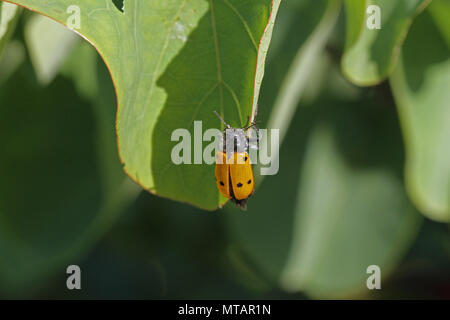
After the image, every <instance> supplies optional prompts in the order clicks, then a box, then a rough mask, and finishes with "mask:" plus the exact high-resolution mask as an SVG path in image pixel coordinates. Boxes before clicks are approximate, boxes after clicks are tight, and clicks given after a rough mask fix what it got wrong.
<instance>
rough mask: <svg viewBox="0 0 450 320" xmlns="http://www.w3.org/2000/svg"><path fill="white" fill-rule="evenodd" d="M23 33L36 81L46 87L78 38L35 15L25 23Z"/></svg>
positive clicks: (50, 21) (65, 29)
mask: <svg viewBox="0 0 450 320" xmlns="http://www.w3.org/2000/svg"><path fill="white" fill-rule="evenodd" d="M24 32H25V42H26V45H27V48H28V52H29V54H30V58H31V62H32V63H33V67H34V70H35V72H36V76H37V79H38V81H39V82H40V83H41V84H43V85H47V84H48V83H50V82H51V81H52V80H53V79H54V77H55V76H56V75H57V73H58V71H59V69H60V67H61V66H62V64H63V63H64V61H65V60H66V58H67V56H68V55H69V53H70V52H71V50H72V49H73V47H74V46H75V44H76V42H77V40H78V37H77V36H76V35H75V34H74V33H73V32H71V31H70V30H69V29H67V28H65V27H64V26H62V25H61V24H59V23H57V22H55V21H53V20H51V19H49V18H47V17H44V16H41V15H37V14H36V15H33V16H32V17H31V18H30V19H29V20H28V21H27V23H26V25H25V30H24Z"/></svg>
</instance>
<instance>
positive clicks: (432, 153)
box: [391, 2, 450, 222]
mask: <svg viewBox="0 0 450 320" xmlns="http://www.w3.org/2000/svg"><path fill="white" fill-rule="evenodd" d="M434 5H435V3H434V2H432V4H431V5H430V9H431V12H436V8H435V7H434ZM436 5H437V6H438V8H439V7H440V2H436ZM439 21H440V20H439ZM438 25H439V24H438ZM441 30H442V29H441ZM442 31H444V33H441V32H440V30H439V29H438V28H437V25H436V24H435V22H434V21H433V19H432V17H431V15H430V13H429V11H428V10H426V11H425V12H424V13H423V14H421V15H420V16H419V17H417V18H416V20H415V21H414V24H413V25H412V27H411V30H410V32H409V34H408V38H407V39H406V41H405V44H404V46H403V50H402V53H401V58H400V61H399V63H398V65H397V68H396V69H395V71H394V73H393V75H392V77H391V86H392V90H393V93H394V97H395V100H396V102H397V107H398V110H399V114H400V119H401V124H402V127H403V135H404V139H405V143H406V151H407V158H406V169H405V171H406V185H407V188H408V191H409V195H410V197H411V199H412V200H413V202H414V203H415V205H416V206H417V207H418V208H419V209H420V210H421V211H422V213H424V214H425V215H426V216H427V217H429V218H431V219H434V220H437V221H445V222H449V221H450V140H449V137H450V102H449V101H450V92H449V88H450V49H449V48H450V47H449V46H448V45H447V43H446V40H445V39H446V37H448V32H449V31H448V30H445V29H444V30H442ZM424 48H426V49H424Z"/></svg>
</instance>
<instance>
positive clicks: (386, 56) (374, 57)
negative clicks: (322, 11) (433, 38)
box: [341, 0, 430, 86]
mask: <svg viewBox="0 0 450 320" xmlns="http://www.w3.org/2000/svg"><path fill="white" fill-rule="evenodd" d="M429 2H430V0H396V1H392V0H366V1H362V0H346V1H345V9H346V19H347V40H346V46H345V52H344V55H343V56H342V61H341V62H342V70H343V72H344V74H345V75H346V76H347V78H348V79H349V80H350V81H352V82H354V83H355V84H357V85H360V86H371V85H375V84H378V83H380V82H382V81H383V80H385V79H386V78H387V77H388V76H389V75H390V74H391V72H392V70H393V68H394V67H395V64H396V62H397V57H398V53H399V50H400V48H401V46H402V43H403V41H404V39H405V37H406V34H407V32H408V29H409V27H410V25H411V22H412V20H413V18H414V17H415V15H416V14H417V13H419V12H420V11H421V10H423V8H425V6H426V5H427V4H428V3H429ZM370 5H376V6H378V7H379V8H380V15H381V25H380V27H381V28H380V29H373V30H372V29H369V28H368V27H367V20H368V19H370V17H371V16H372V15H369V14H368V13H367V11H366V10H367V8H368V7H369V6H370Z"/></svg>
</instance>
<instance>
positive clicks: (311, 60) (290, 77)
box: [256, 0, 341, 181]
mask: <svg viewBox="0 0 450 320" xmlns="http://www.w3.org/2000/svg"><path fill="white" fill-rule="evenodd" d="M340 6H341V2H340V1H336V0H329V1H326V8H325V9H324V11H323V16H322V17H321V20H320V23H319V24H318V25H317V27H316V28H315V29H314V32H313V33H312V34H311V35H310V36H309V37H308V39H307V40H306V41H305V43H304V44H303V45H302V47H301V48H300V50H299V51H298V53H297V54H296V56H295V58H294V60H293V61H292V65H291V67H290V68H289V70H288V72H287V74H286V77H285V79H284V80H283V82H282V85H281V87H280V90H279V92H278V95H277V98H276V100H275V102H274V105H273V109H272V112H271V115H270V118H269V122H268V124H267V127H268V128H280V138H279V139H280V142H281V141H283V139H284V136H285V135H286V132H287V131H288V128H289V126H290V123H291V120H292V118H293V115H294V114H295V109H296V108H297V105H298V103H299V101H300V98H301V97H302V95H303V92H304V89H305V87H306V86H307V85H308V83H309V82H310V81H311V76H312V72H313V70H314V68H315V66H316V65H317V63H318V61H320V59H319V57H320V54H321V52H322V51H323V49H324V48H325V45H326V43H327V40H328V38H329V36H330V34H331V32H332V30H333V27H334V26H335V23H336V20H337V18H338V15H339V10H340ZM318 8H319V10H320V9H322V7H321V6H318ZM303 10H305V9H303ZM268 145H269V143H264V141H263V142H262V143H261V152H262V153H263V154H268V153H267V150H266V149H265V147H267V146H268ZM272 156H274V155H273V154H272ZM256 168H257V169H256V170H259V168H260V167H259V166H257V167H256ZM262 177H263V176H260V177H259V178H260V179H258V180H259V181H261V178H262Z"/></svg>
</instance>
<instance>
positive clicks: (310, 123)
mask: <svg viewBox="0 0 450 320" xmlns="http://www.w3.org/2000/svg"><path fill="white" fill-rule="evenodd" d="M362 106H364V107H362ZM358 109H362V110H360V111H358ZM380 111H381V110H379V107H378V105H377V103H374V102H372V101H371V100H365V101H356V102H351V103H349V102H348V101H340V100H339V99H334V100H329V99H328V100H325V101H321V102H319V103H314V104H313V105H311V106H308V108H305V109H300V110H299V111H298V114H297V115H296V117H295V119H294V120H293V122H294V123H295V124H296V126H295V127H294V126H293V127H292V128H291V130H290V131H289V133H288V135H287V137H286V141H285V143H284V145H283V147H282V150H281V154H280V172H279V173H278V175H277V176H270V177H266V179H265V180H264V183H263V184H262V185H261V187H260V188H259V189H258V190H257V192H256V193H255V195H254V196H253V197H252V199H251V202H249V205H248V211H247V212H246V213H245V214H239V213H234V214H231V213H230V217H229V230H230V232H231V236H232V238H233V239H234V241H235V242H236V245H237V246H239V247H240V248H241V250H242V251H243V252H244V253H245V254H247V255H249V257H250V258H251V259H252V260H253V261H254V263H255V265H256V266H257V267H258V268H259V271H260V272H261V273H263V274H265V275H266V277H268V278H269V279H272V280H273V281H275V282H277V283H279V285H280V286H282V287H283V288H284V289H286V290H288V291H294V292H296V291H302V292H305V293H307V294H308V295H309V296H310V297H318V298H336V297H340V298H342V297H350V296H351V297H355V296H357V295H361V294H369V291H368V290H367V288H366V279H367V278H368V276H369V275H368V274H366V269H367V267H368V266H369V265H373V264H374V265H378V266H380V268H381V274H382V277H383V278H385V277H387V276H388V275H389V274H390V273H391V272H392V270H393V268H394V267H395V266H396V265H397V264H398V263H399V261H400V259H401V258H402V257H403V256H404V254H405V252H406V250H407V249H408V247H409V246H410V244H411V243H412V241H413V240H414V238H415V235H416V233H417V230H418V225H419V222H420V215H418V214H417V212H415V211H414V208H413V207H412V206H411V205H410V203H409V202H408V199H407V197H406V194H405V192H404V190H403V186H402V183H401V178H400V176H399V174H398V172H399V171H400V170H401V160H402V159H401V157H399V154H398V152H399V149H400V150H401V139H400V134H399V132H398V128H397V129H396V128H395V125H396V123H395V121H396V119H395V118H394V119H393V113H392V109H391V110H384V111H383V112H380ZM383 131H384V132H383ZM299 167H300V168H299ZM229 209H231V208H229ZM366 290H367V291H366Z"/></svg>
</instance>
